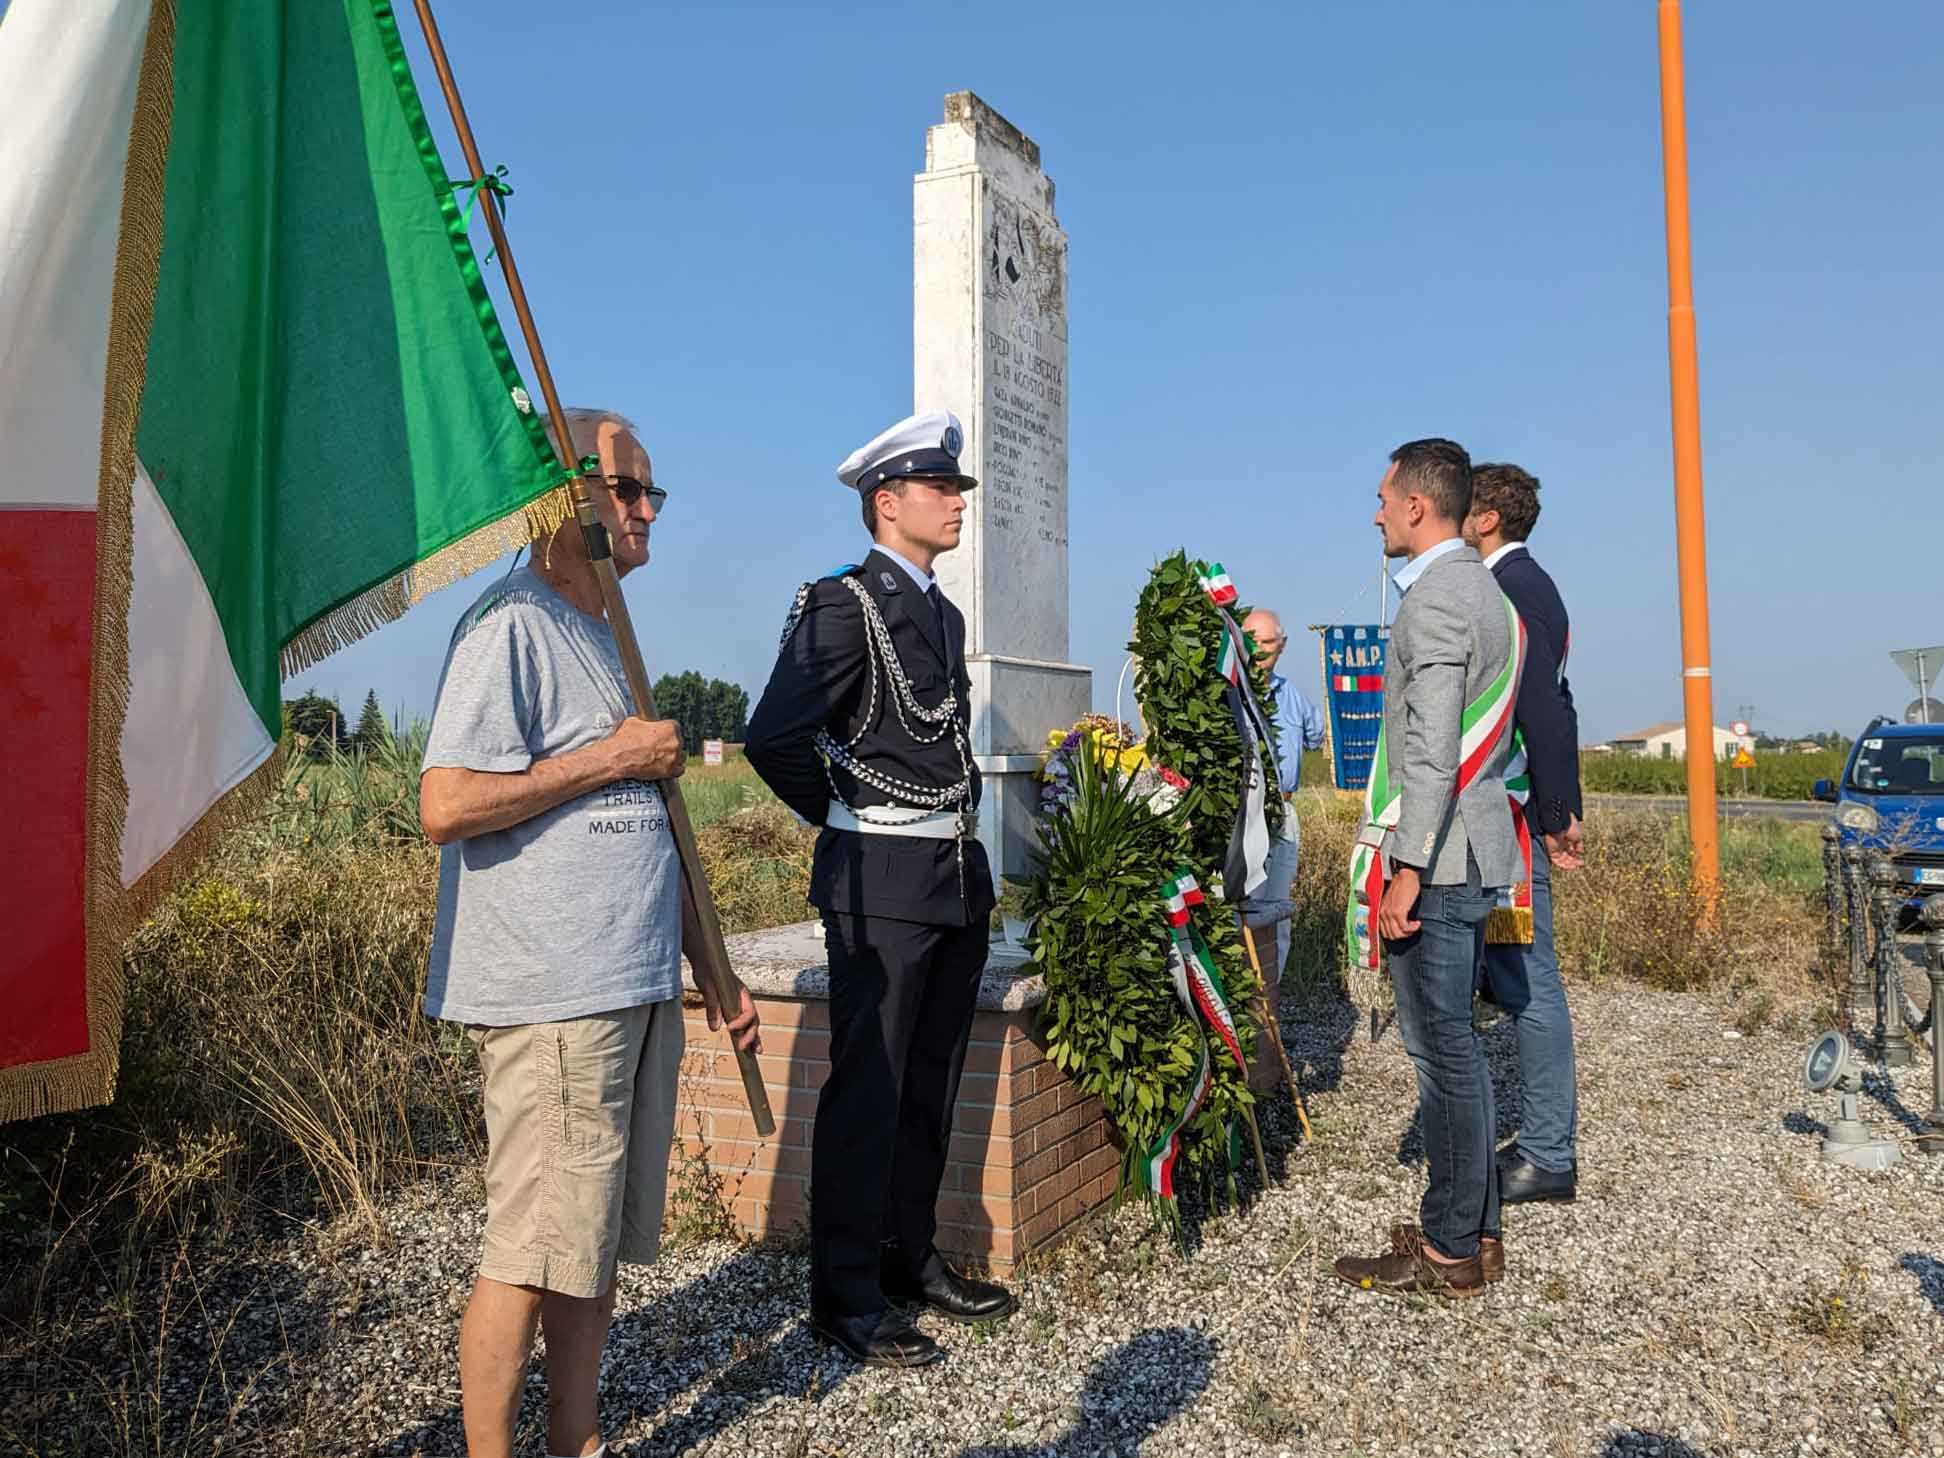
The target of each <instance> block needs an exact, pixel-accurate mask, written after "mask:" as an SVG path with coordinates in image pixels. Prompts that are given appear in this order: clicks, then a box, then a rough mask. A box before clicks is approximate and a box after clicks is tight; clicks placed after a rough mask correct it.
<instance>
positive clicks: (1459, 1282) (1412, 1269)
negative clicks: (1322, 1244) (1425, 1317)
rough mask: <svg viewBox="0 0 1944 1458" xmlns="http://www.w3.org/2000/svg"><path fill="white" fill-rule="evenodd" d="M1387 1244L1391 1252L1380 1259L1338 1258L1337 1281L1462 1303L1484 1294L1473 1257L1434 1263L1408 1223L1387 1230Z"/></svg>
mask: <svg viewBox="0 0 1944 1458" xmlns="http://www.w3.org/2000/svg"><path fill="white" fill-rule="evenodd" d="M1391 1244H1392V1249H1391V1250H1389V1251H1387V1252H1385V1253H1384V1254H1383V1255H1380V1256H1338V1257H1337V1259H1336V1265H1335V1270H1336V1273H1337V1279H1338V1280H1339V1281H1343V1282H1346V1283H1347V1284H1349V1285H1352V1286H1355V1287H1357V1288H1358V1289H1359V1290H1361V1291H1383V1292H1387V1293H1389V1294H1390V1295H1393V1296H1408V1295H1410V1294H1411V1293H1412V1292H1417V1291H1421V1292H1423V1293H1424V1294H1426V1295H1428V1296H1443V1297H1446V1298H1447V1299H1452V1300H1465V1299H1468V1298H1470V1297H1473V1296H1483V1295H1484V1294H1485V1275H1484V1272H1483V1271H1482V1270H1481V1269H1480V1266H1479V1259H1478V1257H1477V1256H1468V1257H1466V1258H1465V1259H1464V1260H1462V1261H1458V1262H1456V1263H1455V1264H1449V1265H1447V1264H1442V1263H1440V1262H1437V1261H1434V1260H1432V1259H1431V1257H1430V1256H1428V1255H1426V1254H1425V1253H1424V1238H1423V1236H1422V1235H1421V1234H1420V1233H1419V1232H1418V1228H1417V1227H1416V1226H1415V1225H1409V1224H1406V1225H1403V1226H1400V1227H1398V1228H1397V1229H1394V1230H1392V1231H1391ZM1400 1246H1401V1247H1402V1248H1401V1249H1399V1248H1398V1247H1400Z"/></svg>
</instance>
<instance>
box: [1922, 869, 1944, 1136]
mask: <svg viewBox="0 0 1944 1458" xmlns="http://www.w3.org/2000/svg"><path fill="white" fill-rule="evenodd" d="M1921 915H1922V918H1923V922H1924V971H1925V972H1926V973H1927V974H1928V975H1929V977H1930V992H1931V1000H1930V1005H1931V1011H1930V1035H1931V1106H1930V1112H1929V1113H1928V1114H1926V1115H1924V1132H1923V1133H1921V1134H1919V1135H1918V1136H1917V1147H1918V1149H1920V1150H1921V1151H1923V1152H1924V1153H1925V1154H1944V1018H1940V1017H1939V1016H1938V1015H1937V1014H1938V1010H1939V1009H1940V1008H1944V893H1936V894H1933V895H1930V896H1926V897H1925V898H1924V908H1923V911H1922V913H1921Z"/></svg>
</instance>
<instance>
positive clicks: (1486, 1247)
mask: <svg viewBox="0 0 1944 1458" xmlns="http://www.w3.org/2000/svg"><path fill="white" fill-rule="evenodd" d="M1422 1239H1423V1237H1422V1236H1421V1235H1419V1234H1418V1228H1417V1222H1416V1221H1414V1220H1400V1221H1398V1222H1397V1224H1395V1225H1393V1226H1391V1249H1392V1250H1394V1251H1396V1252H1397V1253H1398V1254H1399V1255H1403V1254H1404V1253H1406V1252H1407V1251H1409V1250H1410V1248H1411V1246H1410V1243H1411V1242H1412V1241H1414V1240H1422ZM1478 1269H1479V1273H1480V1274H1481V1275H1483V1276H1484V1277H1485V1280H1486V1282H1487V1283H1488V1284H1489V1283H1490V1282H1493V1281H1503V1280H1504V1279H1505V1242H1504V1240H1502V1239H1501V1238H1500V1237H1498V1236H1496V1235H1481V1236H1479V1237H1478Z"/></svg>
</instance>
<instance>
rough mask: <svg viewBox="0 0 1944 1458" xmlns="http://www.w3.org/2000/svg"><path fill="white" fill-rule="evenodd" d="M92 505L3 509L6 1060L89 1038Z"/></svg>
mask: <svg viewBox="0 0 1944 1458" xmlns="http://www.w3.org/2000/svg"><path fill="white" fill-rule="evenodd" d="M94 564H95V516H94V513H93V512H91V511H5V510H0V623H4V624H5V625H6V630H5V632H4V633H0V815H4V817H5V820H4V832H5V838H4V841H0V845H4V847H5V848H4V849H3V850H0V927H5V928H6V937H7V955H6V956H5V957H0V1007H3V1008H5V1009H6V1016H5V1017H4V1018H0V1068H8V1067H13V1066H14V1065H16V1064H22V1063H40V1062H44V1061H46V1060H48V1059H51V1058H65V1057H67V1056H69V1055H70V1054H75V1053H85V1052H87V1051H88V979H87V952H88V943H87V933H86V923H85V916H84V912H85V904H86V903H85V898H84V895H83V887H84V872H85V868H86V864H87V861H86V847H87V785H88V673H89V656H90V652H91V646H92V643H93V624H94Z"/></svg>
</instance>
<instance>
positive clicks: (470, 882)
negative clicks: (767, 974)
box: [425, 567, 682, 1027]
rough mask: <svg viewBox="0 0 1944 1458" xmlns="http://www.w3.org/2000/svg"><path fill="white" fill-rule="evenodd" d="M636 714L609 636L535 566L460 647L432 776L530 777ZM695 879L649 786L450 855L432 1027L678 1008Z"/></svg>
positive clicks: (607, 794)
mask: <svg viewBox="0 0 1944 1458" xmlns="http://www.w3.org/2000/svg"><path fill="white" fill-rule="evenodd" d="M627 714H628V689H627V678H626V676H625V675H624V674H623V672H622V669H621V655H620V654H619V652H617V651H616V649H615V646H614V634H613V632H612V631H611V630H610V629H609V628H608V625H607V624H606V623H605V622H603V621H601V620H600V619H598V618H592V617H589V616H588V615H587V614H586V613H583V612H581V611H580V609H578V608H576V607H575V606H574V605H573V604H572V603H570V602H568V601H567V600H566V599H564V598H563V597H561V596H560V595H559V594H558V593H557V592H555V591H554V590H553V589H552V588H551V587H549V586H548V585H547V584H546V583H545V582H543V581H542V580H541V579H540V578H539V577H538V576H537V575H536V574H535V573H534V572H533V570H532V569H531V568H530V567H521V568H519V569H517V570H516V571H514V572H511V573H509V574H508V575H507V576H506V578H505V580H504V581H502V582H500V583H499V584H497V585H496V586H494V587H492V588H490V589H489V590H488V591H487V592H486V593H485V594H484V595H482V596H481V597H480V599H479V601H477V602H476V603H474V604H473V606H472V607H471V608H470V609H469V610H468V611H467V613H466V615H465V616H464V617H463V618H461V619H460V620H459V626H458V628H457V629H455V630H454V632H453V635H452V646H451V647H450V648H448V649H447V650H446V662H445V670H444V672H443V673H442V674H441V675H440V678H439V698H438V703H437V706H436V707H435V708H434V709H433V711H432V733H431V738H430V739H429V741H428V742H427V744H426V746H425V768H426V769H433V768H439V767H454V768H459V769H469V770H484V771H487V772H489V773H495V774H510V773H517V772H519V771H521V770H524V769H526V768H527V767H528V766H529V765H531V764H532V763H533V762H534V761H535V760H539V759H547V758H550V757H552V756H554V755H560V754H565V753H567V752H568V751H570V750H574V749H579V748H580V747H581V746H583V745H586V744H592V743H594V742H595V741H596V740H599V739H604V738H606V737H607V736H608V735H609V734H612V733H613V732H614V729H615V727H616V726H617V725H618V724H619V723H620V722H621V720H622V719H623V718H625V717H626V716H627ZM681 874H682V873H681V862H680V860H679V859H678V857H677V855H676V852H675V836H674V832H673V831H671V830H670V829H669V825H668V810H667V806H666V805H664V804H663V802H662V796H661V791H660V790H659V789H658V788H657V787H656V786H654V785H652V784H649V783H647V782H645V781H642V780H618V781H616V782H615V783H613V784H611V785H605V786H603V787H602V788H600V789H598V790H595V791H593V792H591V793H590V794H586V795H583V796H581V797H580V798H579V799H577V800H569V801H567V802H566V803H564V804H561V805H557V806H555V807H554V808H553V809H552V810H548V811H545V812H543V813H541V814H539V815H536V816H534V817H533V818H532V819H530V820H525V821H522V822H521V823H520V824H518V825H514V826H510V827H508V828H507V829H505V830H496V831H491V832H489V833H487V834H485V835H475V836H469V837H467V838H466V839H464V840H459V841H454V842H452V843H451V844H449V845H446V846H443V847H441V848H440V854H439V915H438V923H437V925H436V926H435V927H434V929H433V933H432V961H431V966H430V969H429V971H428V973H427V977H426V985H425V1011H426V1013H427V1015H429V1016H431V1017H435V1018H445V1019H448V1020H450V1021H452V1022H460V1023H481V1024H484V1025H486V1026H488V1027H516V1026H519V1025H521V1024H525V1023H549V1022H559V1021H562V1020H564V1019H567V1018H578V1017H587V1016H590V1015H592V1014H594V1013H599V1012H611V1011H614V1010H615V1009H617V1008H624V1007H637V1006H640V1005H642V1004H644V1003H650V1002H661V1001H664V1000H666V999H668V998H672V997H676V996H678V995H679V994H680V992H681V988H682V980H681V979H682V965H681V963H682V920H681Z"/></svg>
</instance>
